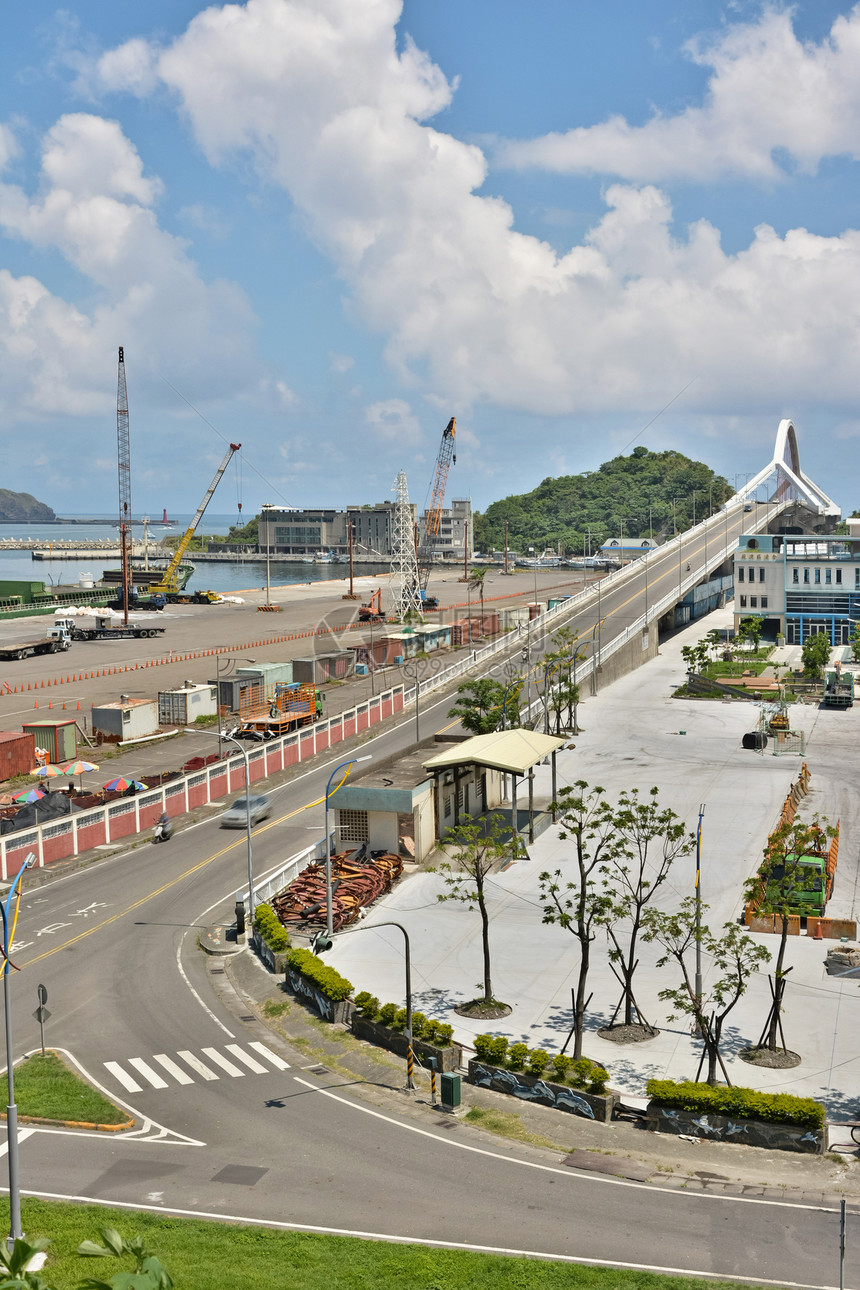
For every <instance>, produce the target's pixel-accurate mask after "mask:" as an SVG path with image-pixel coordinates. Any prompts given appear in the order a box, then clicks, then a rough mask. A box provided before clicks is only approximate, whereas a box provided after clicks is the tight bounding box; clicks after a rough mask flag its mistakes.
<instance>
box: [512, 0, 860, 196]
mask: <svg viewBox="0 0 860 1290" xmlns="http://www.w3.org/2000/svg"><path fill="white" fill-rule="evenodd" d="M687 52H688V54H689V56H690V57H691V58H692V59H693V61H694V62H696V63H698V64H699V65H700V66H702V67H708V68H710V69H711V75H710V77H709V80H708V86H707V91H706V93H705V95H704V101H703V103H702V105H701V106H691V107H687V108H685V109H684V110H683V111H682V112H679V113H677V114H676V115H674V116H664V115H662V114H661V113H657V114H655V115H654V116H653V117H652V118H651V120H649V121H647V122H646V123H645V124H644V125H641V126H633V125H630V124H629V122H628V121H626V120H625V119H624V117H619V116H614V117H610V119H609V120H607V121H604V122H601V123H600V124H598V125H593V126H579V127H576V128H574V129H571V130H568V131H566V132H564V133H553V134H548V135H544V136H543V137H541V138H537V139H531V140H528V141H524V142H507V143H505V144H502V145H501V146H500V147H499V148H498V150H497V153H496V161H497V162H498V163H499V164H500V165H503V166H505V165H507V166H514V167H527V166H534V167H540V168H542V169H545V170H552V171H558V172H561V173H563V174H574V173H585V174H596V175H617V176H619V177H621V178H623V179H628V180H632V181H635V182H643V181H645V182H647V181H653V182H665V181H667V180H672V179H685V180H704V181H710V180H716V179H720V178H723V177H726V176H730V177H732V176H733V177H741V178H753V179H771V180H772V179H775V178H777V177H778V176H781V175H782V174H784V169H783V166H782V165H781V164H780V162H779V161H777V160H776V159H775V157H774V152H775V151H776V150H777V149H779V150H784V152H785V154H787V156H788V157H789V158H791V161H792V162H793V164H794V165H795V166H796V167H797V168H798V169H799V170H801V171H806V172H809V173H814V172H815V170H816V167H817V166H818V164H819V162H820V161H821V160H822V159H823V158H824V157H830V156H839V155H844V156H848V157H852V158H854V159H855V160H856V159H857V158H858V157H860V6H855V8H853V9H852V10H851V12H850V13H849V14H847V15H842V16H839V17H837V18H836V20H835V21H834V23H833V25H832V27H831V30H830V32H829V33H828V35H827V36H825V37H824V38H823V39H822V40H821V42H820V43H819V44H815V43H813V42H802V41H800V40H798V38H797V36H796V34H795V32H794V29H793V26H792V11H791V10H790V9H783V10H778V9H774V8H766V9H765V11H764V12H763V13H762V15H761V16H760V18H759V19H758V20H757V21H755V22H751V23H736V24H732V25H730V26H728V27H726V28H723V29H722V30H721V32H720V33H719V34H718V35H717V36H716V37H715V38H713V39H711V40H703V39H700V40H698V41H693V42H691V43H690V44H689V45H688V46H687Z"/></svg>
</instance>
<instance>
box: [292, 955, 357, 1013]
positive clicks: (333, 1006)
mask: <svg viewBox="0 0 860 1290" xmlns="http://www.w3.org/2000/svg"><path fill="white" fill-rule="evenodd" d="M284 980H285V983H286V986H287V989H288V990H290V991H291V992H292V993H293V994H294V995H296V996H297V998H299V999H302V1000H303V1001H304V1002H305V1003H307V1004H310V1006H311V1007H312V1008H313V1010H314V1012H316V1013H317V1015H318V1016H320V1017H322V1019H323V1021H342V1022H343V1023H344V1025H349V1022H350V1020H351V1019H352V1016H353V1013H354V1012H355V1004H354V1003H353V1001H352V999H339V1000H337V1002H335V1000H334V999H327V998H326V996H325V995H324V994H323V993H322V991H321V990H320V988H319V986H318V985H317V984H316V982H314V981H311V980H310V978H309V977H306V976H305V974H304V972H297V971H296V970H295V968H291V967H288V968H287V969H286V971H285V973H284Z"/></svg>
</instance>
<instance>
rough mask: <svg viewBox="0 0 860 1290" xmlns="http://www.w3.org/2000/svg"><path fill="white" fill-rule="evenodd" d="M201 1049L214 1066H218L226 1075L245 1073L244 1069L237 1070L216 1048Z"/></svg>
mask: <svg viewBox="0 0 860 1290" xmlns="http://www.w3.org/2000/svg"><path fill="white" fill-rule="evenodd" d="M201 1051H202V1052H203V1053H204V1054H205V1056H206V1057H208V1058H209V1060H210V1061H212V1062H214V1063H215V1065H216V1066H220V1067H221V1069H222V1070H225V1071H226V1072H227V1074H228V1075H233V1076H236V1075H244V1074H245V1072H244V1071H240V1070H239V1067H238V1066H234V1065H233V1063H232V1062H230V1061H228V1060H227V1058H226V1057H223V1056H222V1055H221V1053H219V1052H218V1049H217V1048H204V1049H202V1050H201Z"/></svg>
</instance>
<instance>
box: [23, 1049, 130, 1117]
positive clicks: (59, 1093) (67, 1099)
mask: <svg viewBox="0 0 860 1290" xmlns="http://www.w3.org/2000/svg"><path fill="white" fill-rule="evenodd" d="M15 1101H16V1103H17V1105H18V1114H19V1115H35V1116H38V1117H39V1118H41V1119H45V1120H77V1121H79V1122H81V1121H82V1122H83V1123H85V1124H125V1123H126V1122H127V1120H128V1119H129V1115H128V1112H127V1111H123V1110H122V1109H121V1108H120V1107H118V1106H114V1104H113V1102H109V1101H108V1100H107V1098H106V1097H104V1096H103V1095H102V1094H101V1093H99V1091H98V1089H95V1088H93V1087H92V1085H91V1084H87V1083H86V1081H85V1080H82V1079H81V1077H80V1075H77V1074H75V1072H74V1071H73V1070H70V1069H69V1067H68V1066H67V1065H66V1064H65V1062H64V1061H62V1060H61V1059H60V1058H59V1057H58V1056H57V1054H56V1053H52V1052H50V1051H47V1050H46V1052H45V1056H44V1057H43V1056H42V1054H41V1053H35V1054H34V1055H33V1056H32V1057H25V1058H24V1060H23V1061H22V1062H20V1063H19V1064H18V1065H17V1066H16V1067H15Z"/></svg>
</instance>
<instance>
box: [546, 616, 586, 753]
mask: <svg viewBox="0 0 860 1290" xmlns="http://www.w3.org/2000/svg"><path fill="white" fill-rule="evenodd" d="M578 642H579V633H578V632H576V631H574V630H573V628H571V627H560V628H559V629H558V631H556V632H555V633H554V634H553V636H552V643H553V645H554V646H555V648H554V649H553V650H551V651H549V652H548V653H547V654H545V655H544V667H545V669H546V670H545V687H546V694H545V702H546V705H547V713H549V712H550V711H552V712H553V713H554V714H555V724H556V734H561V732H562V729H570V728H571V727H572V728H573V732H574V734H576V733H578V722H577V708H578V705H579V685H578V684H577V681H576V666H577V664H578V663H581V662H582V661H583V659H584V658H585V650H584V649H581V648H580V647H579V644H578Z"/></svg>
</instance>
